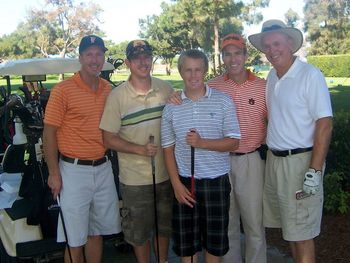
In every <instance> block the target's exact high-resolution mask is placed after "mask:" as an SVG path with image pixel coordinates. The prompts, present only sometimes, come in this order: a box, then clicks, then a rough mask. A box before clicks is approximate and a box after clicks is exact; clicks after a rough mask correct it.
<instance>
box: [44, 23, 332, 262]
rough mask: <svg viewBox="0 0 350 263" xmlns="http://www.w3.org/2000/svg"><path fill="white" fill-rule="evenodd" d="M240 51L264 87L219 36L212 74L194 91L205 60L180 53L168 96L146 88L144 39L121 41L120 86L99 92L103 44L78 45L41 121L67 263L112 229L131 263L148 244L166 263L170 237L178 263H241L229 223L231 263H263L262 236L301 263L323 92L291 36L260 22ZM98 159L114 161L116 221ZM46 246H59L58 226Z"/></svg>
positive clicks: (326, 124) (89, 40) (92, 249)
mask: <svg viewBox="0 0 350 263" xmlns="http://www.w3.org/2000/svg"><path fill="white" fill-rule="evenodd" d="M249 40H250V42H251V44H252V45H253V46H254V47H255V48H257V49H258V50H260V51H261V52H263V53H264V54H265V55H266V58H267V59H268V60H269V62H270V63H271V64H272V66H273V69H272V70H271V71H270V73H269V75H268V77H267V81H265V80H263V79H261V78H258V77H257V76H255V75H254V74H253V73H252V72H251V71H250V70H248V69H246V68H245V62H246V60H247V57H248V54H247V46H246V41H245V40H244V39H243V37H242V36H240V35H237V34H229V35H226V36H225V37H224V38H223V39H222V42H221V52H222V60H223V62H224V64H225V66H226V72H225V73H224V74H223V75H221V76H219V77H216V78H214V79H211V80H209V81H208V82H207V83H205V76H206V73H207V71H208V67H209V66H208V59H207V57H206V55H205V54H204V53H203V52H202V51H199V50H194V49H191V50H187V51H184V52H183V53H182V54H181V55H180V57H179V59H178V70H179V73H180V75H181V77H182V79H183V83H184V88H183V90H182V91H181V92H180V93H176V92H175V93H174V92H173V90H172V88H171V86H170V85H169V84H168V83H167V82H165V81H162V80H159V79H157V78H154V77H151V74H150V72H151V69H152V52H153V50H152V47H151V46H150V45H149V43H148V42H147V41H144V40H134V41H131V42H130V43H129V44H128V46H127V48H126V60H125V63H126V65H127V67H128V68H129V69H130V76H129V78H128V80H127V81H125V82H124V83H123V84H121V85H120V86H118V87H117V88H115V89H114V90H112V91H110V90H111V89H110V87H109V84H108V83H107V82H106V81H104V80H103V79H101V78H100V77H99V73H100V71H101V69H102V66H103V63H104V55H105V51H106V50H107V49H106V47H105V45H104V43H103V40H102V39H101V38H99V37H97V36H93V35H90V36H86V37H84V38H83V39H82V40H81V43H80V46H79V60H80V63H81V70H80V71H79V72H78V73H76V74H75V75H74V76H73V77H71V78H69V79H67V80H65V81H63V82H61V83H59V84H57V85H56V87H55V88H54V89H53V90H52V92H51V96H50V99H49V102H48V105H47V107H46V113H45V120H44V121H45V128H44V151H45V156H46V161H47V163H48V167H49V178H48V184H49V186H50V188H51V189H52V193H53V195H54V197H56V196H58V195H60V200H61V202H60V203H61V209H62V213H63V214H64V217H65V225H66V228H67V231H66V232H67V239H68V240H67V242H68V244H67V245H68V246H69V248H70V250H71V255H72V259H73V262H74V263H77V262H83V260H84V256H85V259H86V261H87V262H101V257H102V241H103V240H102V235H109V234H113V233H118V232H120V231H121V230H122V231H123V234H124V238H125V240H126V241H127V242H128V243H130V244H131V245H132V246H133V248H134V252H135V255H136V258H137V261H138V262H139V263H143V262H150V260H151V247H154V249H155V255H156V258H157V262H162V263H164V262H167V255H168V247H169V240H170V237H171V236H172V237H173V249H174V251H175V253H176V254H177V255H179V256H181V257H182V262H198V256H197V255H198V252H199V251H201V250H202V249H203V248H204V249H205V253H204V257H205V261H206V262H220V261H223V262H235V263H236V262H242V254H243V253H242V252H241V248H240V243H241V235H240V232H241V230H240V229H241V226H240V222H242V227H243V229H244V233H245V253H244V254H245V256H244V258H245V262H249V263H256V262H262V263H264V262H266V260H267V259H266V241H265V227H279V228H282V233H283V238H284V239H285V240H287V241H289V242H290V247H291V251H292V255H293V258H294V261H295V262H297V263H304V262H315V248H314V243H313V238H314V237H316V236H317V235H319V233H320V222H321V217H322V203H323V189H322V177H323V171H324V166H325V157H326V154H327V150H328V146H329V142H330V137H331V131H332V119H331V118H332V109H331V104H330V98H329V92H328V88H327V86H326V83H325V80H324V77H323V75H322V73H321V72H320V71H319V70H318V69H316V68H315V67H313V66H311V65H309V64H307V63H305V62H302V61H301V60H300V59H298V58H297V57H296V56H295V55H294V53H295V52H297V51H298V50H299V48H300V47H301V45H302V43H303V36H302V33H301V32H300V31H299V30H298V29H295V28H290V27H287V26H286V25H285V24H284V23H283V22H281V21H279V20H268V21H266V22H265V23H264V24H263V26H262V31H261V32H260V33H258V34H254V35H251V36H249ZM265 144H267V147H268V151H267V158H266V152H265V150H264V145H265ZM107 149H112V150H115V151H117V152H118V161H119V180H120V191H121V196H122V199H123V207H122V209H121V219H120V218H119V203H118V198H117V193H116V188H115V184H114V182H113V174H112V169H111V164H110V160H109V159H108V157H107V156H106V154H105V151H106V150H107ZM265 159H266V160H265ZM60 220H61V219H60ZM57 239H58V241H65V236H64V231H63V229H62V223H61V221H60V222H59V225H58V237H57ZM151 242H153V246H152V245H151ZM65 260H66V261H65V262H70V261H69V257H68V253H66V255H65Z"/></svg>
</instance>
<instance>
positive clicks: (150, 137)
mask: <svg viewBox="0 0 350 263" xmlns="http://www.w3.org/2000/svg"><path fill="white" fill-rule="evenodd" d="M149 142H150V143H154V136H153V135H150V136H149Z"/></svg>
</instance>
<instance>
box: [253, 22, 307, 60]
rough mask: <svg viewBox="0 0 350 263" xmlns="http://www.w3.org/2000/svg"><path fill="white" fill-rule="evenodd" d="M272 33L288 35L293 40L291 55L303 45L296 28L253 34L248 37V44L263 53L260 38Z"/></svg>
mask: <svg viewBox="0 0 350 263" xmlns="http://www.w3.org/2000/svg"><path fill="white" fill-rule="evenodd" d="M272 32H280V33H284V34H286V35H288V36H289V37H291V38H292V39H293V46H292V52H293V54H294V53H295V52H297V51H298V50H299V49H300V48H301V46H302V44H303V34H302V33H301V31H300V30H299V29H296V28H281V29H276V30H271V31H267V32H262V33H258V34H253V35H250V36H249V37H248V39H249V42H250V43H251V44H252V45H253V46H254V47H255V48H256V49H258V50H260V51H261V52H263V53H264V51H263V45H262V38H263V37H264V36H265V35H266V34H268V33H272Z"/></svg>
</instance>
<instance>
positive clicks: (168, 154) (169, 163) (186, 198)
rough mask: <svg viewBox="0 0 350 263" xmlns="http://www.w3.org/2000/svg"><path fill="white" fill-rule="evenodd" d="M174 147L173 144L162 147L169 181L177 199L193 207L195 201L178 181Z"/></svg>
mask: <svg viewBox="0 0 350 263" xmlns="http://www.w3.org/2000/svg"><path fill="white" fill-rule="evenodd" d="M174 149H175V146H174V145H172V146H170V147H167V148H164V149H163V152H164V161H165V166H166V168H167V170H168V174H169V177H170V181H171V184H172V186H173V189H174V194H175V197H176V199H177V201H178V202H179V203H180V204H185V205H188V206H189V207H193V204H194V203H195V202H196V201H195V200H194V199H193V197H192V196H191V192H190V191H189V190H188V189H187V188H186V187H185V186H184V185H183V183H182V182H181V181H180V178H179V174H178V169H177V165H176V160H175V154H174Z"/></svg>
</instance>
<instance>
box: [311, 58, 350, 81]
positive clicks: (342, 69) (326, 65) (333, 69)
mask: <svg viewBox="0 0 350 263" xmlns="http://www.w3.org/2000/svg"><path fill="white" fill-rule="evenodd" d="M307 61H308V62H309V63H310V64H313V65H314V66H316V67H317V68H319V69H320V70H321V71H322V72H323V74H324V75H325V76H326V77H346V76H350V55H324V56H308V57H307Z"/></svg>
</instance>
